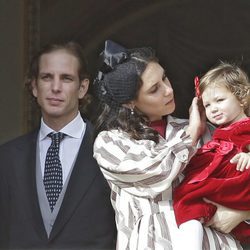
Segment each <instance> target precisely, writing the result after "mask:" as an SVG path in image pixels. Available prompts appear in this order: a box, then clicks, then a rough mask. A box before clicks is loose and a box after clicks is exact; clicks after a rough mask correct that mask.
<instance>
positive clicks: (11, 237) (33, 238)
mask: <svg viewBox="0 0 250 250" xmlns="http://www.w3.org/2000/svg"><path fill="white" fill-rule="evenodd" d="M37 136H38V131H35V132H33V133H30V134H27V135H24V136H21V137H19V138H17V139H15V140H12V141H11V142H8V143H6V144H4V145H2V146H1V147H0V216H1V218H0V247H1V249H39V250H41V249H58V250H59V249H67V250H74V249H86V250H89V249H93V250H98V249H113V248H114V244H115V236H116V228H115V221H114V212H113V209H112V207H111V203H110V189H109V187H108V185H107V182H106V180H105V179H104V177H103V175H102V173H101V171H100V169H99V167H98V165H97V163H96V161H95V160H94V158H93V143H92V128H91V125H90V123H89V122H87V128H86V132H85V135H84V138H83V141H82V144H81V147H80V150H79V153H78V156H77V159H76V162H75V166H74V168H73V171H72V174H71V177H70V180H69V183H68V187H67V190H66V193H65V196H64V199H63V202H62V205H61V208H60V211H59V213H58V216H57V218H56V221H55V224H54V226H53V229H52V232H51V234H50V237H49V238H48V237H47V234H46V231H45V228H44V224H43V219H42V216H41V212H40V207H39V203H38V196H37V188H36V173H35V170H36V167H35V165H36V145H37Z"/></svg>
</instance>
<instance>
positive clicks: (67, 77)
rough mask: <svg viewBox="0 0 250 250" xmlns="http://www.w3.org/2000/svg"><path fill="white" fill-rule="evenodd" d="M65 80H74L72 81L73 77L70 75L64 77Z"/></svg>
mask: <svg viewBox="0 0 250 250" xmlns="http://www.w3.org/2000/svg"><path fill="white" fill-rule="evenodd" d="M63 80H64V81H65V82H72V81H73V79H72V77H69V76H65V77H63Z"/></svg>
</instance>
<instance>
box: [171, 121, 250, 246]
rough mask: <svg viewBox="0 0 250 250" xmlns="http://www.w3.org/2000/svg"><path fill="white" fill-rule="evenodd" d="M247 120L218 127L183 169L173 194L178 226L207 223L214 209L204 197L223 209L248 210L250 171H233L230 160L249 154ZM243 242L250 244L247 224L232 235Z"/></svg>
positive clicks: (238, 227)
mask: <svg viewBox="0 0 250 250" xmlns="http://www.w3.org/2000/svg"><path fill="white" fill-rule="evenodd" d="M248 144H250V118H246V119H244V120H241V121H238V122H235V123H233V124H231V125H230V126H228V127H224V128H223V127H220V128H217V129H216V130H215V132H214V135H213V138H212V140H211V141H209V142H208V143H206V144H205V145H204V146H202V147H201V148H200V149H199V150H198V151H197V153H196V155H195V156H194V157H193V158H192V159H191V161H190V163H189V164H188V166H187V168H186V170H185V175H186V177H185V179H184V180H183V182H182V183H181V184H180V185H179V186H178V187H177V188H176V189H175V191H174V209H175V214H176V221H177V224H178V225H180V224H182V223H183V222H186V221H188V220H191V219H197V220H201V221H204V222H207V221H209V220H210V219H211V218H212V216H213V215H214V213H215V211H216V207H215V206H214V205H212V204H208V203H206V202H204V201H203V197H206V198H208V199H210V200H212V201H214V202H217V203H219V204H221V205H223V206H225V207H230V208H233V209H238V210H250V169H247V170H244V171H243V172H240V171H237V170H236V164H231V163H230V159H231V158H232V157H233V156H234V155H235V154H237V153H239V152H248V150H247V149H246V145H248ZM232 233H233V234H234V235H235V236H236V238H237V239H238V240H240V241H242V242H250V225H248V224H247V223H245V222H242V223H241V224H240V225H238V226H237V227H236V228H235V229H234V230H233V232H232Z"/></svg>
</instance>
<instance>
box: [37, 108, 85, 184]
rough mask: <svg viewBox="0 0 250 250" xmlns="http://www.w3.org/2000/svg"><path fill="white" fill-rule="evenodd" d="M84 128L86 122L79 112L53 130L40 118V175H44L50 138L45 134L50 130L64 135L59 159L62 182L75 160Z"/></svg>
mask: <svg viewBox="0 0 250 250" xmlns="http://www.w3.org/2000/svg"><path fill="white" fill-rule="evenodd" d="M85 130H86V123H85V122H84V121H83V119H82V117H81V115H80V112H78V114H77V116H76V117H75V118H74V119H73V120H72V121H71V122H70V123H68V124H67V125H66V126H65V127H63V128H62V129H61V130H60V131H54V130H53V129H51V128H50V127H48V126H47V125H46V124H45V123H44V120H43V118H42V119H41V127H40V131H39V136H38V138H39V148H40V165H41V171H42V177H43V176H44V166H45V158H46V153H47V150H48V148H49V146H50V144H51V138H49V137H48V136H47V135H48V134H49V133H51V132H54V133H56V132H62V133H64V134H65V135H66V136H65V138H64V139H63V140H62V142H61V143H60V152H59V156H60V160H61V165H62V171H63V184H64V183H65V180H66V179H67V177H68V175H69V173H70V170H71V168H72V166H73V163H74V162H75V159H76V156H77V154H78V151H79V148H80V145H81V142H82V139H83V136H84V133H85Z"/></svg>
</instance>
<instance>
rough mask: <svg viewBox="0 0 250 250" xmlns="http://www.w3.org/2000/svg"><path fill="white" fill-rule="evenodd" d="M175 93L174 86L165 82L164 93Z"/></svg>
mask: <svg viewBox="0 0 250 250" xmlns="http://www.w3.org/2000/svg"><path fill="white" fill-rule="evenodd" d="M172 93H173V89H172V87H170V86H168V85H166V84H164V95H166V96H168V95H170V94H172Z"/></svg>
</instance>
